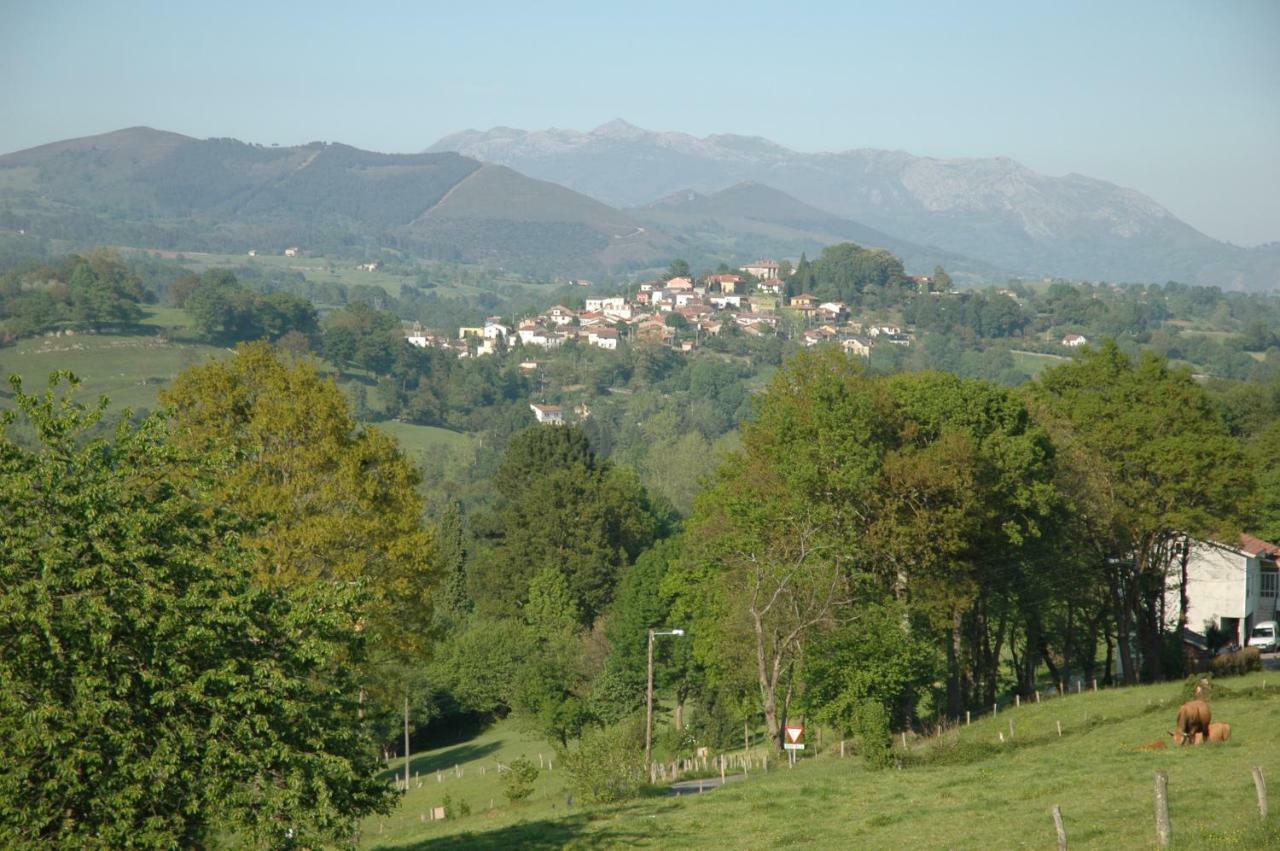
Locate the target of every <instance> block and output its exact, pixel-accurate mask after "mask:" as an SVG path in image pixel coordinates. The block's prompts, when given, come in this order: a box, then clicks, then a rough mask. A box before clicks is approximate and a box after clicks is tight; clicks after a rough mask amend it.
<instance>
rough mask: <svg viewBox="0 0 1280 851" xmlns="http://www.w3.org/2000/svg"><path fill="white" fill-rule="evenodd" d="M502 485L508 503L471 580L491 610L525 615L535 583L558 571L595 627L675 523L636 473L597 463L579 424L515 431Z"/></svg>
mask: <svg viewBox="0 0 1280 851" xmlns="http://www.w3.org/2000/svg"><path fill="white" fill-rule="evenodd" d="M493 483H494V488H495V490H496V491H497V492H498V496H499V501H498V504H497V506H496V509H495V510H494V511H493V512H492V513H491V514H490V515H489V516H488V517H487V518H482V519H480V520H477V523H476V527H477V530H478V532H480V533H481V534H483V535H484V536H485V537H486V543H487V547H486V549H485V550H484V551H483V552H482V553H480V555H479V557H478V558H477V560H476V562H475V569H474V570H473V571H472V574H471V576H470V582H471V592H472V596H473V597H474V598H475V600H476V602H477V604H479V605H480V606H481V608H483V609H486V610H487V611H489V612H495V613H505V614H508V615H510V614H515V613H517V612H518V611H520V610H521V609H522V607H523V606H524V605H525V604H526V603H527V602H528V591H529V584H530V581H531V580H532V579H533V578H534V577H535V576H537V575H538V574H539V573H541V572H542V571H543V570H545V569H547V568H554V569H555V570H556V571H558V572H559V573H560V574H561V575H562V576H563V577H564V579H565V580H566V582H567V583H568V587H569V591H570V593H571V595H572V597H573V600H574V604H575V606H576V608H577V611H578V613H579V616H580V618H581V621H582V623H583V625H589V624H591V623H592V622H593V621H594V620H595V618H596V616H597V615H598V614H599V613H600V612H602V611H603V610H604V608H605V607H606V606H607V605H608V604H609V601H610V600H612V599H613V594H614V590H615V587H616V585H617V581H618V577H619V574H620V572H621V570H622V569H623V568H624V567H625V566H626V565H628V564H630V563H631V562H632V561H634V560H635V558H636V556H638V555H639V554H640V553H641V552H642V551H643V550H644V549H645V548H646V547H647V546H648V545H649V544H650V543H651V542H652V541H654V540H655V539H656V538H657V537H658V536H659V535H660V534H661V533H662V532H663V531H664V528H665V524H666V518H665V517H664V516H663V515H662V514H661V513H660V512H659V511H657V510H656V509H655V508H654V507H653V506H652V505H651V504H650V501H649V498H648V495H647V494H646V492H645V490H644V488H643V487H642V486H641V484H640V481H639V479H638V478H637V477H636V475H635V473H634V472H633V471H632V470H630V469H629V468H625V467H615V466H613V465H612V464H610V463H608V462H607V461H604V460H601V459H599V458H597V457H596V455H595V453H594V452H593V451H592V450H591V447H590V445H589V444H588V442H587V438H586V435H585V434H584V433H583V432H582V430H581V429H579V428H577V427H567V426H535V427H533V428H530V429H526V430H524V431H522V432H520V433H518V434H516V435H515V436H514V437H513V438H512V439H511V441H510V443H509V444H508V445H507V450H506V452H505V454H504V456H503V462H502V464H501V466H500V467H499V469H498V471H497V473H496V474H495V475H494V479H493Z"/></svg>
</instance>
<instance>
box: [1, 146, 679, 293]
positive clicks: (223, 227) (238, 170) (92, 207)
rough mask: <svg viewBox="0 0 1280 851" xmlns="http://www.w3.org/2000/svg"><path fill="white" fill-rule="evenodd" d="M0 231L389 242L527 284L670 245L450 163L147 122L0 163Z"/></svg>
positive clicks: (610, 214) (609, 217)
mask: <svg viewBox="0 0 1280 851" xmlns="http://www.w3.org/2000/svg"><path fill="white" fill-rule="evenodd" d="M470 178H476V179H475V180H474V181H472V180H470ZM455 190H457V191H455ZM0 229H8V230H14V231H17V230H22V231H25V232H26V233H27V234H29V235H31V236H34V237H40V238H48V239H59V240H65V241H67V242H68V243H70V244H71V245H72V246H83V245H91V244H95V243H110V244H122V245H133V246H139V247H148V248H163V249H170V250H186V251H210V252H231V253H242V252H245V251H248V250H249V249H253V248H256V249H259V250H261V251H264V252H268V253H279V252H280V251H282V250H283V249H284V248H286V247H289V246H295V245H296V246H299V247H302V248H304V250H309V251H324V252H327V253H331V254H338V255H341V254H343V253H346V254H348V255H352V256H357V255H359V256H362V255H363V254H364V253H365V252H367V250H368V249H370V248H378V247H394V248H398V249H401V250H410V251H413V252H415V253H418V254H420V255H422V256H424V257H427V258H434V259H442V260H450V261H456V262H496V263H498V264H501V265H504V266H506V267H508V268H513V269H519V270H523V271H530V272H534V273H537V274H547V273H553V274H582V273H595V272H599V271H603V270H606V269H612V268H618V267H625V266H635V265H644V264H648V263H654V262H658V261H663V260H665V259H667V258H668V256H669V253H670V252H669V246H670V244H671V240H669V239H668V238H666V237H655V236H654V235H652V234H648V233H647V232H646V231H645V230H644V228H643V227H641V226H640V225H639V224H638V223H636V222H635V221H634V220H632V219H631V218H630V217H629V216H627V215H626V214H624V213H621V212H619V211H617V210H614V209H612V208H610V207H608V206H606V205H604V204H601V203H600V202H598V201H594V200H592V199H590V198H587V197H586V196H583V195H579V194H578V193H576V192H573V191H571V190H568V189H565V188H563V187H560V186H556V185H554V184H550V183H545V182H543V181H538V180H533V179H531V178H527V177H525V176H523V175H521V174H518V173H517V172H514V171H512V170H510V169H507V168H503V167H500V166H489V165H481V164H480V163H479V162H477V161H475V160H473V159H469V158H467V157H463V156H460V155H458V154H454V153H443V154H382V153H374V152H371V151H362V150H359V149H357V148H353V147H350V146H347V145H341V144H336V143H325V142H312V143H310V144H307V145H301V146H296V147H274V146H273V147H264V146H262V145H254V144H246V143H244V142H239V141H237V140H234V139H204V140H198V139H192V138H189V137H186V136H180V135H178V134H174V133H165V132H162V131H157V130H151V129H149V128H144V127H135V128H130V129H128V130H121V131H117V132H114V133H107V134H104V135H101V136H91V137H86V138H82V139H72V140H67V141H63V142H57V143H53V144H50V145H42V146H40V147H37V148H31V149H28V150H24V151H18V152H16V153H12V154H7V155H5V156H0Z"/></svg>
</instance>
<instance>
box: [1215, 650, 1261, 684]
mask: <svg viewBox="0 0 1280 851" xmlns="http://www.w3.org/2000/svg"><path fill="white" fill-rule="evenodd" d="M1209 670H1210V671H1211V672H1212V673H1213V675H1214V676H1215V677H1235V676H1240V675H1241V674H1247V673H1250V672H1251V671H1261V670H1262V651H1260V650H1259V649H1258V648H1256V647H1246V648H1245V649H1243V650H1237V651H1236V652H1234V653H1223V654H1222V655H1221V656H1215V657H1213V662H1211V663H1210V665H1209Z"/></svg>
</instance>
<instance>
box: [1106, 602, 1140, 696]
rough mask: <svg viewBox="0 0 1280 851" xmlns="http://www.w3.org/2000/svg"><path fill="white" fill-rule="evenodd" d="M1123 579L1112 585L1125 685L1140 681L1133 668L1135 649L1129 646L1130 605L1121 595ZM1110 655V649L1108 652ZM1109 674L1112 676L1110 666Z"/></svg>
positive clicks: (1117, 646)
mask: <svg viewBox="0 0 1280 851" xmlns="http://www.w3.org/2000/svg"><path fill="white" fill-rule="evenodd" d="M1123 584H1124V583H1123V580H1121V581H1120V582H1117V583H1115V585H1113V586H1112V600H1113V602H1114V605H1115V619H1116V650H1117V652H1118V653H1119V654H1120V673H1121V676H1122V677H1123V678H1124V682H1125V685H1133V684H1134V683H1136V682H1137V681H1138V678H1137V676H1136V674H1137V672H1136V671H1135V670H1134V668H1133V649H1132V648H1131V647H1130V646H1129V606H1128V604H1127V602H1126V601H1125V600H1124V599H1123V598H1122V596H1121V593H1122V592H1121V588H1122V586H1123ZM1107 655H1108V656H1110V655H1111V654H1110V650H1108V653H1107ZM1107 675H1108V676H1110V667H1108V672H1107Z"/></svg>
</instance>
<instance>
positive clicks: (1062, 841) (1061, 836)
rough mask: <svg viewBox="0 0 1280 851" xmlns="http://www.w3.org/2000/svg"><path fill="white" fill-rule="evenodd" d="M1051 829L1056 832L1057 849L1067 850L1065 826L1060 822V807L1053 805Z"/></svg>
mask: <svg viewBox="0 0 1280 851" xmlns="http://www.w3.org/2000/svg"><path fill="white" fill-rule="evenodd" d="M1053 829H1054V830H1055V831H1057V833H1058V851H1067V828H1066V825H1064V824H1063V823H1062V807H1060V806H1058V805H1057V804H1054V805H1053Z"/></svg>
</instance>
